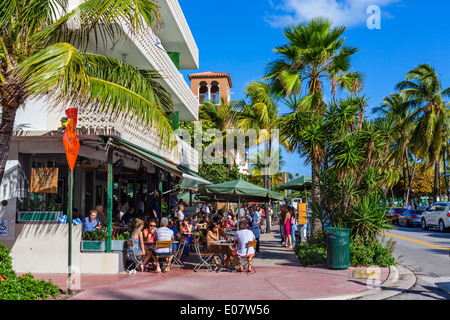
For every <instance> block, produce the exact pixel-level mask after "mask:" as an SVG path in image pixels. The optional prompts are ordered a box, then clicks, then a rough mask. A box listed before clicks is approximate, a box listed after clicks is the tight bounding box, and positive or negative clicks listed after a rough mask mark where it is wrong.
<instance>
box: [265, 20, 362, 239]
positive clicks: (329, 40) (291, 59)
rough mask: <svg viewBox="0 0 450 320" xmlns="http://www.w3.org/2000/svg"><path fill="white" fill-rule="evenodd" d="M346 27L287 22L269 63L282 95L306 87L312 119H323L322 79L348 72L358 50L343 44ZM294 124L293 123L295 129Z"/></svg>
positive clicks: (316, 163) (316, 157) (315, 167)
mask: <svg viewBox="0 0 450 320" xmlns="http://www.w3.org/2000/svg"><path fill="white" fill-rule="evenodd" d="M345 29H346V28H345V27H344V26H341V27H335V28H333V27H332V23H331V21H329V20H326V19H323V18H315V19H311V20H310V21H308V22H307V23H303V22H301V23H299V24H296V25H291V26H288V27H287V28H285V29H284V31H283V34H284V35H285V37H286V39H287V43H286V44H284V45H280V46H277V47H276V48H275V49H274V51H275V52H276V53H277V54H278V55H280V56H281V58H279V59H277V60H275V61H273V62H272V63H270V64H268V66H267V70H266V77H265V79H267V80H269V81H270V84H271V86H272V88H273V90H275V91H276V93H277V94H278V95H279V96H289V95H292V94H296V95H298V94H301V93H302V87H305V90H304V91H305V92H304V97H305V98H303V99H301V100H300V101H302V103H303V104H305V105H308V109H309V110H308V111H310V112H309V113H307V114H302V116H305V115H309V117H310V120H311V123H315V124H317V123H318V122H320V120H316V119H314V118H316V117H320V116H322V115H323V114H324V112H325V110H326V105H325V103H324V101H323V87H324V83H323V80H324V79H325V80H329V81H331V82H332V83H333V81H334V80H335V79H336V76H337V75H340V74H344V73H347V72H348V71H349V68H350V65H351V63H350V61H351V56H352V55H353V54H355V53H356V52H357V51H358V50H357V49H356V48H353V47H350V46H348V45H345V44H344V42H345V39H344V38H343V37H342V35H343V33H344V31H345ZM304 82H307V85H306V86H304V85H303V83H304ZM298 111H300V112H303V111H306V110H305V109H303V110H297V112H298ZM294 118H295V117H294ZM291 120H292V119H291ZM298 120H299V119H298ZM302 122H303V120H302ZM295 127H296V126H295V125H293V126H291V128H292V129H293V130H295ZM310 128H311V129H312V127H310ZM315 129H318V127H317V126H316V127H315ZM294 135H295V134H294ZM290 140H291V142H294V140H295V139H294V140H292V137H291V139H290ZM295 144H296V143H294V145H295ZM317 147H318V145H317V144H314V147H313V148H312V149H311V150H310V151H311V152H312V153H311V154H309V159H310V161H311V163H312V168H311V171H312V172H311V178H312V182H313V187H312V190H311V195H312V198H313V199H314V200H316V201H318V202H320V194H319V180H320V179H319V172H320V166H321V165H322V162H323V158H322V157H323V156H324V155H325V150H317V149H316V148H317ZM319 224H320V221H316V222H315V223H314V224H313V232H314V231H319V230H320V229H321V227H320V225H319Z"/></svg>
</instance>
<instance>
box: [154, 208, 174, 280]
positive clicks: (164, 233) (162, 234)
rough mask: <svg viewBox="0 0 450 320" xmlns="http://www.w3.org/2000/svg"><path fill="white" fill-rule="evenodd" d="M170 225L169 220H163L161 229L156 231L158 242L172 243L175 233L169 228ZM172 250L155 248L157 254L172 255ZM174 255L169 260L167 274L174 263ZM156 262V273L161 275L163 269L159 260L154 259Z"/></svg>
mask: <svg viewBox="0 0 450 320" xmlns="http://www.w3.org/2000/svg"><path fill="white" fill-rule="evenodd" d="M168 225H169V220H168V219H167V218H166V217H163V218H161V227H160V228H158V229H156V231H155V240H156V241H171V240H173V237H174V235H173V231H172V230H170V229H169V228H168V227H167V226H168ZM171 252H172V248H155V253H157V254H158V253H171ZM172 259H173V255H171V256H170V257H169V258H168V260H167V267H166V272H169V271H170V264H171V262H172ZM154 260H155V262H156V272H157V273H161V267H160V266H159V263H158V259H157V258H156V257H155V258H154Z"/></svg>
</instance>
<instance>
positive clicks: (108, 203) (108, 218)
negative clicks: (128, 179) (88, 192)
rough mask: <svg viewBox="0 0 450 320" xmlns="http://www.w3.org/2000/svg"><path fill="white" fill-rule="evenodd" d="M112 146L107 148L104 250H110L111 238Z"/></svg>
mask: <svg viewBox="0 0 450 320" xmlns="http://www.w3.org/2000/svg"><path fill="white" fill-rule="evenodd" d="M113 179H114V173H113V148H111V147H110V148H109V149H108V177H107V188H108V190H107V199H106V228H107V232H108V239H107V241H106V252H111V240H112V211H113Z"/></svg>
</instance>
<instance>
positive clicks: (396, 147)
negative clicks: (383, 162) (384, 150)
mask: <svg viewBox="0 0 450 320" xmlns="http://www.w3.org/2000/svg"><path fill="white" fill-rule="evenodd" d="M408 104H409V103H408V101H407V100H406V98H405V95H404V94H402V93H393V94H391V95H389V96H387V97H385V98H384V99H383V101H382V103H381V107H378V108H374V110H373V112H374V113H379V114H382V115H383V116H384V117H385V118H390V119H392V120H393V121H394V128H393V132H394V136H395V138H394V140H393V145H392V147H391V153H390V155H389V157H388V161H389V163H395V164H396V165H397V166H401V167H402V169H403V177H404V181H405V184H404V186H405V188H404V193H403V194H404V196H403V199H404V202H405V203H408V202H409V196H410V193H411V191H412V181H413V179H414V175H415V169H416V161H415V155H414V153H413V152H412V150H411V148H410V145H411V134H412V132H413V130H414V129H415V126H416V123H417V119H418V112H419V109H415V110H411V109H410V108H409V107H408ZM410 158H413V160H414V162H413V170H412V173H411V168H410ZM406 173H407V174H406ZM406 177H408V187H407V188H406Z"/></svg>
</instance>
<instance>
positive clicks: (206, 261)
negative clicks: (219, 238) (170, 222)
mask: <svg viewBox="0 0 450 320" xmlns="http://www.w3.org/2000/svg"><path fill="white" fill-rule="evenodd" d="M193 240H194V248H195V253H196V254H197V257H198V258H199V259H200V262H199V263H198V264H197V265H196V266H195V267H194V271H195V272H197V271H198V270H200V268H202V267H206V271H210V272H212V271H213V268H212V266H211V264H210V260H211V259H212V258H213V257H214V255H215V254H214V253H209V252H204V251H203V250H202V249H201V247H200V241H199V239H198V238H194V239H193Z"/></svg>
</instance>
